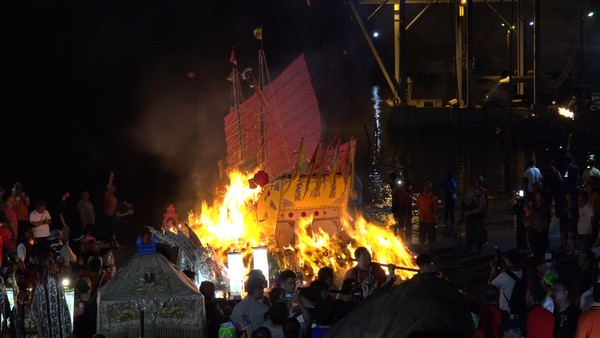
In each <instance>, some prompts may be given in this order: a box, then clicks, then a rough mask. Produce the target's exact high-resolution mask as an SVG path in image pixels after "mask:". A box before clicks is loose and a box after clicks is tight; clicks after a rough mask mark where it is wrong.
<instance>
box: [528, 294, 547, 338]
mask: <svg viewBox="0 0 600 338" xmlns="http://www.w3.org/2000/svg"><path fill="white" fill-rule="evenodd" d="M545 295H546V290H544V288H543V287H542V286H541V285H540V284H535V285H533V286H532V287H531V288H530V289H529V292H528V293H527V304H528V306H529V312H528V313H527V329H526V331H525V338H552V337H553V333H554V316H553V315H552V314H551V313H550V312H548V311H546V309H544V308H543V307H542V305H541V302H542V301H543V300H544V296H545Z"/></svg>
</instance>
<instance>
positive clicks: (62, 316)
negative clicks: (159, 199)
mask: <svg viewBox="0 0 600 338" xmlns="http://www.w3.org/2000/svg"><path fill="white" fill-rule="evenodd" d="M115 190H116V189H115V183H114V174H112V173H111V175H110V177H109V182H108V184H107V186H106V193H105V196H104V205H103V208H102V210H101V216H100V217H97V216H96V208H95V207H94V205H93V204H92V202H91V201H90V194H89V192H88V191H82V192H81V194H80V200H79V201H78V202H77V204H76V206H71V204H70V203H69V202H70V201H69V199H70V198H71V194H70V192H68V191H65V192H64V193H62V194H61V196H60V198H58V199H57V200H56V201H55V203H50V205H51V207H50V208H49V207H48V204H47V203H46V201H45V200H43V199H38V200H36V201H35V202H32V200H31V199H30V197H29V196H28V194H27V193H26V192H25V189H24V188H23V185H22V184H21V183H19V182H17V183H15V184H14V185H13V187H12V189H11V190H10V191H8V192H7V191H6V190H5V189H1V188H0V196H1V197H2V198H1V202H0V250H1V251H2V255H0V265H1V266H2V270H0V274H1V275H2V279H1V281H2V283H3V284H5V285H6V286H8V287H11V288H12V289H13V290H18V292H17V293H15V294H14V297H15V298H14V303H16V304H17V305H18V306H16V307H15V311H11V310H10V309H0V311H2V316H1V318H3V322H2V332H3V334H5V333H6V334H7V335H6V336H9V335H8V334H9V332H10V336H18V337H21V336H28V335H33V334H38V335H39V336H41V337H54V336H59V335H60V336H62V337H71V333H73V335H74V336H75V337H93V336H94V335H95V334H96V332H95V325H90V324H91V323H95V321H96V307H95V305H92V304H94V299H95V296H96V292H97V290H98V288H99V287H100V286H102V285H104V284H106V283H107V282H108V281H109V280H110V279H111V278H112V276H114V275H115V273H116V271H117V267H116V265H115V258H114V254H113V250H115V249H118V248H119V241H118V240H117V237H119V238H120V239H121V241H123V242H125V243H128V242H129V238H128V235H129V233H131V231H134V229H132V228H131V229H129V230H128V229H127V227H128V226H129V225H130V224H129V223H128V222H129V219H128V218H130V217H131V216H132V215H133V205H131V204H130V203H128V202H127V201H125V200H119V199H117V197H116V195H115ZM115 229H120V230H124V231H118V230H117V231H115ZM64 286H68V287H72V288H73V289H74V291H75V305H76V306H75V311H74V312H75V313H74V314H73V317H74V321H73V322H71V320H70V319H69V318H70V314H68V310H67V306H66V300H65V296H64ZM2 290H5V289H2ZM48 294H51V295H54V296H53V298H52V301H47V300H46V297H47V295H48ZM0 297H7V295H6V294H4V295H0ZM65 310H66V311H67V313H64V311H65ZM48 314H50V315H48ZM55 314H56V315H55Z"/></svg>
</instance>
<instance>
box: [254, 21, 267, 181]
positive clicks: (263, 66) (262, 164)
mask: <svg viewBox="0 0 600 338" xmlns="http://www.w3.org/2000/svg"><path fill="white" fill-rule="evenodd" d="M257 29H258V30H259V31H258V34H257V33H256V32H255V37H256V38H257V39H258V40H259V41H260V48H259V49H258V84H257V85H258V92H259V93H262V91H263V89H264V88H265V85H266V82H267V81H269V80H270V79H267V72H268V70H267V59H266V57H265V51H264V50H263V41H262V27H260V28H257ZM258 109H259V112H258V123H259V124H260V144H259V154H258V167H259V168H260V169H263V170H265V169H266V166H267V149H266V146H265V139H266V133H267V131H266V128H265V106H264V105H262V104H259V105H258Z"/></svg>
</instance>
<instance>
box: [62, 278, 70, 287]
mask: <svg viewBox="0 0 600 338" xmlns="http://www.w3.org/2000/svg"><path fill="white" fill-rule="evenodd" d="M70 284H71V281H70V280H69V279H68V278H65V279H63V280H62V285H63V287H68V286H69V285H70Z"/></svg>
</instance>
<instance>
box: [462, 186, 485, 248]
mask: <svg viewBox="0 0 600 338" xmlns="http://www.w3.org/2000/svg"><path fill="white" fill-rule="evenodd" d="M482 181H483V178H482V177H481V176H478V175H476V176H473V177H472V179H471V187H469V190H467V198H466V200H465V202H464V207H463V210H464V211H463V215H464V219H465V224H466V235H465V237H466V242H467V251H471V250H472V248H473V245H474V246H475V250H476V252H477V253H480V252H481V248H482V247H483V243H484V230H485V229H484V224H483V222H484V220H485V210H486V205H485V204H486V197H485V196H484V195H483V194H482V193H481V192H482V190H481V183H482Z"/></svg>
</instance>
